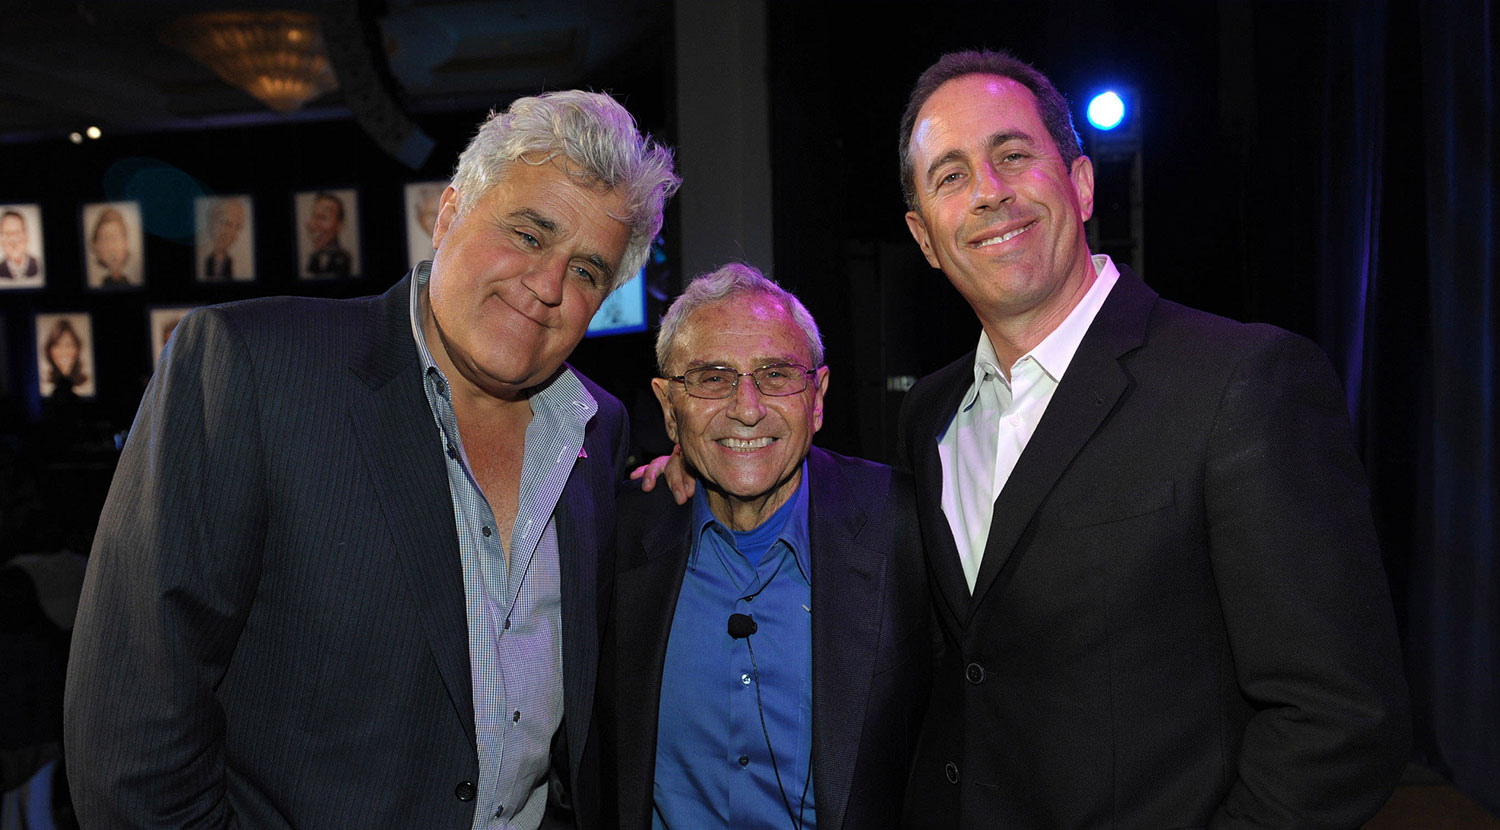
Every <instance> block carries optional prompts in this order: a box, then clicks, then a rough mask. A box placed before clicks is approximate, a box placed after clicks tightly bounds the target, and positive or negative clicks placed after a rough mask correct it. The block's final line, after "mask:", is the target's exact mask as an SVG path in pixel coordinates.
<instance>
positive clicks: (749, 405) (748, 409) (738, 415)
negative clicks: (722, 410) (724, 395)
mask: <svg viewBox="0 0 1500 830" xmlns="http://www.w3.org/2000/svg"><path fill="white" fill-rule="evenodd" d="M765 415H766V406H765V403H764V402H763V401H761V399H760V387H759V386H756V385H755V376H754V375H748V374H747V375H740V377H739V380H738V381H737V382H736V383H735V385H734V394H733V395H731V396H730V398H729V417H731V418H733V419H735V420H736V421H739V422H740V423H742V424H745V425H746V426H754V425H756V424H758V423H760V419H761V418H764V417H765Z"/></svg>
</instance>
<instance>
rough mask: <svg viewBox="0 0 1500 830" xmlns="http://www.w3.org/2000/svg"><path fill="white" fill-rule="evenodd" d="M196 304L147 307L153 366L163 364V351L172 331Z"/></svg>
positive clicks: (147, 327) (153, 369)
mask: <svg viewBox="0 0 1500 830" xmlns="http://www.w3.org/2000/svg"><path fill="white" fill-rule="evenodd" d="M195 308H197V306H195V305H172V306H152V307H151V308H148V309H146V336H147V337H148V338H150V340H151V367H152V371H153V372H154V371H156V367H158V366H160V365H161V353H162V352H164V351H166V348H167V343H168V342H169V341H170V340H171V339H172V332H173V331H174V330H175V329H176V328H177V324H178V323H180V322H182V318H184V317H186V316H187V315H188V312H190V311H192V310H193V309H195Z"/></svg>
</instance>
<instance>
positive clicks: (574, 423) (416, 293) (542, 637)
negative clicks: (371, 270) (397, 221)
mask: <svg viewBox="0 0 1500 830" xmlns="http://www.w3.org/2000/svg"><path fill="white" fill-rule="evenodd" d="M430 268H431V263H427V262H424V263H422V264H421V265H420V266H418V267H417V269H416V275H415V278H414V279H413V280H412V287H411V325H412V336H413V337H414V338H415V339H416V344H417V353H418V356H419V357H420V358H421V361H422V376H423V381H424V383H423V388H424V389H425V390H426V393H427V403H428V404H429V406H430V407H431V409H432V415H433V419H434V421H435V422H436V425H437V438H438V441H439V446H440V447H441V451H442V452H443V453H444V456H445V459H446V461H447V469H448V492H449V494H450V495H451V496H452V499H453V520H454V524H455V525H457V527H458V552H459V557H460V558H461V559H462V560H463V573H464V598H465V605H466V608H465V611H466V614H467V616H468V621H469V670H470V672H471V674H472V682H473V687H474V726H475V734H476V737H477V739H478V745H479V780H478V781H477V782H475V783H476V784H477V789H478V794H477V796H476V797H475V799H474V803H475V810H474V824H473V827H474V830H481V828H483V829H484V830H533V828H536V827H538V826H539V825H540V824H541V821H542V814H543V812H544V811H545V810H546V805H547V769H548V767H549V761H550V754H551V753H550V749H551V742H552V735H553V733H554V732H556V731H557V727H558V724H560V723H561V722H562V716H563V673H562V588H561V577H560V575H559V570H558V559H557V526H556V524H555V522H554V521H553V519H552V511H553V510H554V509H555V508H556V507H557V501H558V498H559V497H560V496H561V495H562V491H563V486H564V485H566V484H567V482H568V476H569V474H570V473H571V472H572V470H573V465H574V463H575V462H576V461H577V459H578V457H579V451H580V450H581V449H582V447H583V434H584V427H585V426H586V425H587V424H588V421H589V419H590V418H592V417H593V416H594V413H595V412H596V411H597V410H598V404H597V403H596V402H595V401H594V398H593V396H592V395H590V394H589V393H588V390H587V389H584V388H583V384H582V383H581V382H580V381H579V380H578V378H577V377H576V376H574V375H573V373H572V371H571V370H567V369H564V370H563V371H562V372H561V373H560V374H559V375H558V376H557V377H556V378H554V379H553V380H552V381H551V382H550V383H548V384H547V385H546V387H545V388H542V389H539V390H537V391H536V392H534V393H533V394H532V396H531V399H530V403H531V411H532V418H531V423H530V424H529V425H527V427H526V448H525V457H524V460H523V461H522V463H521V484H520V491H519V502H518V504H517V509H516V521H515V525H514V526H513V527H509V528H500V527H498V526H497V525H496V522H495V516H494V512H493V511H492V510H491V509H490V504H489V501H488V500H487V499H486V498H485V496H484V492H483V491H482V490H480V488H479V484H478V482H477V481H476V480H475V478H474V475H473V473H472V471H471V467H470V464H469V457H468V455H467V454H466V453H465V451H464V444H463V437H462V436H461V435H460V434H459V431H458V420H457V417H456V416H455V415H454V412H453V398H452V392H451V390H450V389H449V386H448V379H447V378H446V377H445V376H444V375H443V372H442V370H441V369H439V368H438V367H437V364H436V363H435V362H434V361H433V359H432V353H431V351H429V350H428V347H427V339H426V337H425V336H424V334H423V331H422V309H423V308H424V306H425V305H426V302H427V292H426V290H425V288H426V286H427V281H428V279H429V277H430V276H431V271H430ZM502 532H504V533H506V534H508V535H509V538H510V552H511V553H510V562H509V565H507V564H506V557H505V549H504V548H503V547H502V546H501V544H500V539H501V536H500V534H501V533H502Z"/></svg>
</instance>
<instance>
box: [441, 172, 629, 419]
mask: <svg viewBox="0 0 1500 830" xmlns="http://www.w3.org/2000/svg"><path fill="white" fill-rule="evenodd" d="M562 163H563V162H561V161H560V160H557V159H554V160H552V161H549V162H546V163H544V164H538V165H532V164H527V163H526V162H525V161H516V162H513V163H511V164H510V165H509V166H508V167H507V168H506V169H505V171H504V172H503V173H502V174H501V177H500V180H499V181H497V182H496V183H495V184H494V185H493V186H492V187H491V188H490V189H489V190H488V191H487V192H486V193H485V194H484V195H482V196H480V197H479V198H478V199H476V200H475V201H474V203H473V204H472V205H470V206H469V209H468V210H467V211H465V212H464V213H463V215H462V216H460V215H459V213H458V204H459V193H458V191H457V190H454V189H453V188H451V187H450V188H448V189H447V190H446V191H444V192H443V198H442V205H441V207H440V209H439V211H438V218H437V224H436V227H435V229H434V231H433V234H432V247H433V249H434V250H435V251H437V253H436V255H435V256H434V258H433V264H432V278H431V281H430V282H429V283H428V287H427V291H428V304H427V309H426V313H425V315H424V319H423V325H424V331H425V332H426V335H427V345H428V348H429V349H431V350H432V352H433V358H434V360H436V361H437V363H438V366H439V367H440V368H441V369H442V370H443V372H444V373H445V374H446V375H447V376H448V379H449V381H450V382H451V383H453V384H454V385H455V391H456V392H457V391H460V389H459V384H460V383H461V382H462V383H464V384H466V386H467V388H468V390H469V391H470V392H472V393H477V394H483V395H486V396H488V397H492V398H500V399H504V400H511V399H517V398H519V397H520V396H521V395H522V393H523V392H524V390H526V389H529V388H531V387H533V386H536V385H537V384H539V383H542V382H543V381H545V380H547V379H548V378H549V377H551V376H552V374H553V373H554V372H555V371H557V368H558V367H559V366H560V365H562V362H563V360H564V359H565V358H567V356H568V355H569V354H570V353H571V352H572V351H573V347H574V346H577V345H578V341H579V340H581V339H583V333H584V331H585V330H587V329H588V324H589V320H590V319H591V318H592V317H593V316H594V312H595V311H598V310H599V304H600V303H601V302H603V301H604V297H605V295H606V294H608V293H609V284H610V279H611V277H612V275H613V274H614V271H615V269H616V268H618V267H619V264H620V260H621V258H622V257H623V256H624V253H625V244H626V242H627V241H628V239H629V236H630V232H629V229H628V228H627V227H626V226H625V223H624V222H621V221H620V220H618V219H615V218H613V217H614V216H623V215H624V213H625V210H624V198H623V197H622V196H621V195H620V194H618V193H616V192H614V191H601V190H596V189H593V188H590V187H586V186H584V185H582V184H580V183H578V182H577V181H574V180H573V179H572V178H570V177H569V176H568V174H567V173H566V172H565V171H564V168H563V167H562V166H561V165H562ZM439 345H441V348H438V346H439Z"/></svg>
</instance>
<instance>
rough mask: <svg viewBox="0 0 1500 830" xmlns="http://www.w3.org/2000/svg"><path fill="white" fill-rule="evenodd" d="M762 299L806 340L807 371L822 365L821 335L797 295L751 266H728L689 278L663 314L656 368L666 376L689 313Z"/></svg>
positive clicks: (735, 263)
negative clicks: (777, 307)
mask: <svg viewBox="0 0 1500 830" xmlns="http://www.w3.org/2000/svg"><path fill="white" fill-rule="evenodd" d="M757 294H758V295H764V296H767V297H771V298H772V299H775V300H776V301H778V302H780V303H781V304H782V305H784V306H786V308H787V311H789V312H791V315H792V322H794V323H796V324H797V328H799V329H802V334H803V335H804V336H805V337H806V338H807V350H808V353H809V354H811V355H812V362H813V365H812V366H809V367H808V368H810V369H816V368H818V367H820V366H822V365H823V335H821V334H819V333H818V324H817V323H816V322H814V321H813V318H812V315H811V314H809V313H808V312H807V307H806V306H804V305H803V304H802V301H801V300H799V299H797V295H796V294H793V293H792V292H790V291H788V290H786V289H785V288H782V287H781V286H779V285H777V284H776V283H775V282H774V281H772V280H770V279H767V278H766V276H765V275H764V274H762V273H761V272H760V271H758V270H756V269H755V268H754V267H753V266H750V265H746V264H744V263H742V262H731V263H729V264H728V265H724V266H722V267H720V268H719V269H718V270H717V271H712V272H710V273H707V274H701V275H699V276H697V277H694V278H693V281H692V282H690V283H688V286H687V288H685V289H683V291H682V295H681V296H679V297H678V298H677V299H676V300H673V301H672V306H671V307H670V308H668V309H667V313H666V314H663V315H662V318H661V329H660V330H659V331H657V333H656V368H657V370H658V371H660V372H661V373H662V375H663V376H665V375H666V373H667V371H668V369H667V363H668V361H669V359H670V358H671V356H672V347H673V346H674V345H675V344H676V340H677V334H678V332H679V331H681V329H682V324H683V323H684V322H685V321H686V320H687V319H688V318H689V317H691V316H692V315H693V312H695V311H697V310H698V309H700V308H703V307H705V306H710V305H714V304H717V303H721V302H724V301H725V300H728V299H730V298H733V297H742V296H745V295H757Z"/></svg>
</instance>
